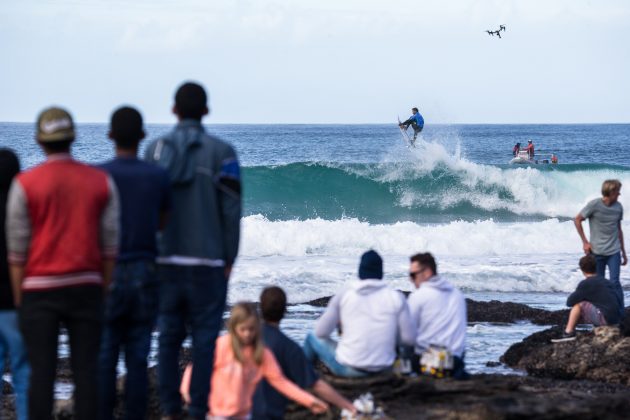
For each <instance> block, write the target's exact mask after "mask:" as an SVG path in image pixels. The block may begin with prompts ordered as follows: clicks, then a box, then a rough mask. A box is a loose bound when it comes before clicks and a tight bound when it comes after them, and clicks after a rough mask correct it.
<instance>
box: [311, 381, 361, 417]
mask: <svg viewBox="0 0 630 420" xmlns="http://www.w3.org/2000/svg"><path fill="white" fill-rule="evenodd" d="M313 392H315V394H316V395H317V396H318V397H320V398H321V399H323V400H324V401H327V402H329V403H331V404H332V405H335V406H337V407H339V408H341V409H342V410H343V409H344V408H345V409H346V410H348V411H350V412H351V413H352V414H356V412H357V409H356V408H355V407H354V405H352V403H351V402H350V401H348V400H347V399H346V398H345V397H344V396H343V395H341V394H340V393H338V392H337V391H336V390H335V388H333V387H332V386H330V385H329V384H328V383H327V382H326V381H324V380H323V379H318V380H317V382H315V385H313Z"/></svg>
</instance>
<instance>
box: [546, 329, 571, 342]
mask: <svg viewBox="0 0 630 420" xmlns="http://www.w3.org/2000/svg"><path fill="white" fill-rule="evenodd" d="M573 340H575V331H571V332H570V333H568V332H566V331H565V332H563V333H562V335H561V336H560V337H558V338H554V339H552V340H551V342H552V343H564V342H567V341H573Z"/></svg>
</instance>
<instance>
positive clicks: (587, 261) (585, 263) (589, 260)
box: [580, 254, 597, 274]
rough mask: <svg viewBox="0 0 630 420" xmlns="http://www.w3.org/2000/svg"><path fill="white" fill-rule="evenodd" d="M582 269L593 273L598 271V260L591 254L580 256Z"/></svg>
mask: <svg viewBox="0 0 630 420" xmlns="http://www.w3.org/2000/svg"><path fill="white" fill-rule="evenodd" d="M580 270H582V271H583V272H585V273H588V274H593V273H596V272H597V260H596V259H595V257H594V256H592V255H591V254H589V255H585V256H583V257H582V258H580Z"/></svg>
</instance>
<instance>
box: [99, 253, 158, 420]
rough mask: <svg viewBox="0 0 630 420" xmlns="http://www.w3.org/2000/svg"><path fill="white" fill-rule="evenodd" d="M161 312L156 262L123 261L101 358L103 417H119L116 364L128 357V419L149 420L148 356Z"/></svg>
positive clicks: (110, 297) (108, 311) (111, 297)
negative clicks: (156, 322) (116, 408)
mask: <svg viewBox="0 0 630 420" xmlns="http://www.w3.org/2000/svg"><path fill="white" fill-rule="evenodd" d="M157 309H158V282H157V276H156V269H155V263H154V262H153V261H151V260H138V261H129V262H119V263H117V264H116V268H115V269H114V278H113V281H112V284H111V287H110V290H109V295H108V296H107V300H106V302H105V323H104V325H103V338H102V342H101V351H100V356H99V397H100V398H99V402H100V408H99V414H100V418H101V419H103V420H109V419H112V418H113V412H114V408H115V406H116V366H117V364H118V357H119V353H120V352H124V355H125V367H126V369H127V376H126V378H125V397H124V401H125V418H126V419H144V418H145V416H146V409H147V390H148V379H147V356H148V355H149V350H150V348H151V333H152V332H153V327H154V326H155V320H156V318H157Z"/></svg>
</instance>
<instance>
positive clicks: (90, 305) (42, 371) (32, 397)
mask: <svg viewBox="0 0 630 420" xmlns="http://www.w3.org/2000/svg"><path fill="white" fill-rule="evenodd" d="M102 309H103V288H102V287H100V286H93V285H86V286H75V287H65V288H60V289H53V290H44V291H32V292H31V291H29V292H27V293H24V295H23V297H22V306H21V308H20V328H21V330H22V334H23V337H24V342H25V343H26V350H27V352H28V361H29V363H30V365H31V378H30V384H31V386H30V388H29V394H28V413H29V417H30V418H31V419H35V420H45V419H51V418H52V410H53V389H54V384H55V376H56V368H57V342H58V338H59V327H60V325H61V323H63V324H64V325H65V327H66V328H67V330H68V336H69V337H68V338H69V344H70V366H71V368H72V376H73V379H74V385H75V388H74V419H76V420H94V419H95V418H98V382H97V374H98V351H99V347H100V343H101V329H102V318H103V314H102Z"/></svg>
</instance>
